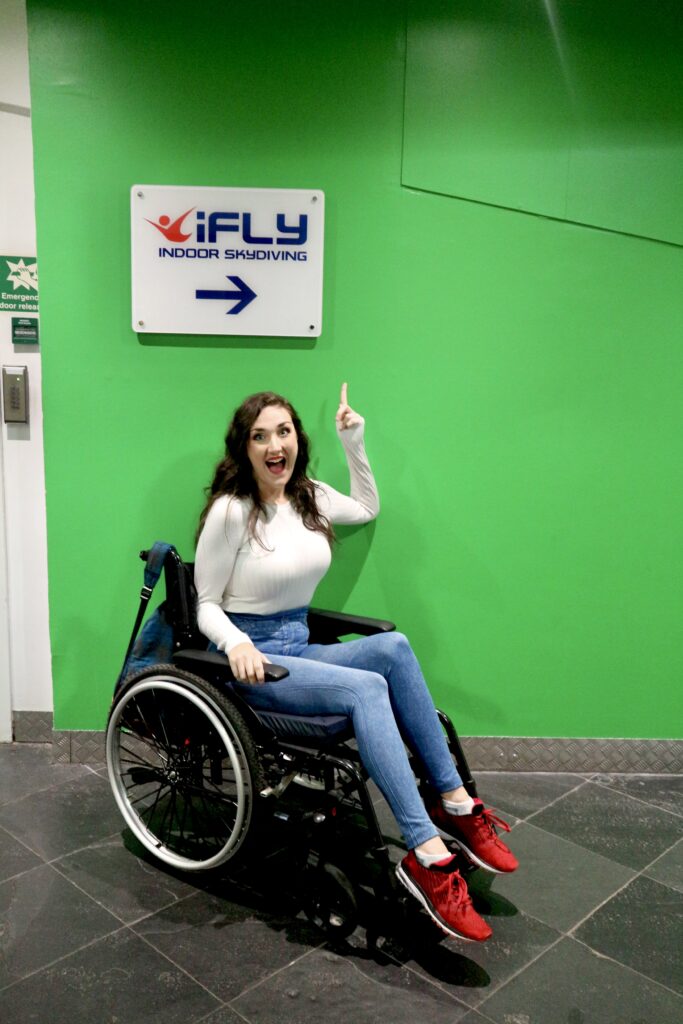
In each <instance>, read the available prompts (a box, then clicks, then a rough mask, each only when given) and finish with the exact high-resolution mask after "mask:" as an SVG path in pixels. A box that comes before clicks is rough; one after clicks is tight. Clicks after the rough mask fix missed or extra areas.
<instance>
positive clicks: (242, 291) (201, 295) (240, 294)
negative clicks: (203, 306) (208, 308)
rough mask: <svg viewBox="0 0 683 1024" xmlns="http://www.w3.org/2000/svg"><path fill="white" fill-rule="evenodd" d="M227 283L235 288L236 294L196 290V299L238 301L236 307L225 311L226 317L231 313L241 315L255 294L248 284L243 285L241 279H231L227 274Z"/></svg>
mask: <svg viewBox="0 0 683 1024" xmlns="http://www.w3.org/2000/svg"><path fill="white" fill-rule="evenodd" d="M226 277H227V278H228V281H232V283H233V284H234V285H236V286H237V288H238V291H236V292H220V291H208V290H207V289H205V288H198V289H197V290H196V291H195V293H194V294H195V298H196V299H239V300H240V301H239V302H238V303H237V305H236V306H233V307H232V309H229V310H228V311H227V314H228V316H229V315H230V314H232V313H241V312H242V310H243V309H244V307H245V306H248V305H249V303H250V302H251V301H252V299H255V298H256V292H254V291H252V290H251V288H250V287H249V285H248V284H245V283H244V281H243V280H242V278H241V277H232V276H231V275H230V274H227V275H226Z"/></svg>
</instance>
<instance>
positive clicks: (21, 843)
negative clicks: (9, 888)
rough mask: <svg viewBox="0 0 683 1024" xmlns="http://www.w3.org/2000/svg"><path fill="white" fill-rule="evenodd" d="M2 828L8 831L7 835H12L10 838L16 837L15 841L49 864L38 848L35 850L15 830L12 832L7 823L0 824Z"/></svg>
mask: <svg viewBox="0 0 683 1024" xmlns="http://www.w3.org/2000/svg"><path fill="white" fill-rule="evenodd" d="M0 829H1V830H2V831H3V832H6V833H7V835H8V836H9V837H10V839H14V841H15V842H17V843H19V845H20V846H23V847H24V849H25V850H28V852H29V853H32V854H33V855H34V856H35V857H40V860H41V862H42V863H43V864H47V863H48V862H47V861H46V860H45V858H44V857H43V856H41V854H39V853H38V852H37V851H36V850H34V849H33V848H32V847H31V846H29V845H28V843H25V842H24V840H23V839H20V838H19V836H15V834H14V832H11V831H10V830H9V829H8V828H7V826H6V825H0ZM35 866H36V865H34V867H35ZM23 873H24V872H23V871H20V872H19V874H23ZM15 877H16V876H15Z"/></svg>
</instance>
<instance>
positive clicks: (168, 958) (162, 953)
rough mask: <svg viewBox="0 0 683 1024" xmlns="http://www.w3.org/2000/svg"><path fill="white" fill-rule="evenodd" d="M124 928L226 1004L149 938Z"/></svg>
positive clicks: (222, 1002)
mask: <svg viewBox="0 0 683 1024" xmlns="http://www.w3.org/2000/svg"><path fill="white" fill-rule="evenodd" d="M124 927H125V928H126V930H127V931H129V932H130V933H131V935H134V936H135V937H136V938H137V939H140V940H141V941H142V942H144V943H145V945H146V946H149V948H150V949H152V950H154V952H155V953H158V955H159V956H160V957H163V959H164V960H168V962H169V963H170V964H173V966H174V967H175V968H176V970H178V971H180V973H181V974H184V975H185V977H186V978H189V979H190V981H192V982H194V984H195V985H199V987H200V988H203V989H204V991H205V992H208V994H209V995H210V996H212V997H213V998H214V999H217V1000H218V1002H219V1003H220V1004H221V1006H222V1005H224V1004H225V1000H223V999H221V997H220V996H218V995H216V993H215V992H212V991H211V989H210V988H208V987H207V986H206V985H205V984H204V983H203V982H201V981H200V980H199V978H195V976H194V975H193V974H190V972H189V971H188V970H186V968H185V967H182V966H181V965H180V964H178V963H176V962H175V960H172V959H171V957H170V956H169V955H168V954H167V953H164V951H163V950H161V949H158V948H157V947H156V946H155V945H154V943H153V942H150V941H149V939H148V938H147V936H145V935H141V934H140V933H139V932H136V931H133V929H132V927H131V926H130V925H124ZM219 1009H220V1006H214V1008H213V1010H214V1011H215V1010H219ZM212 1012H213V1011H212Z"/></svg>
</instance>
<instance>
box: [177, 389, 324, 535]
mask: <svg viewBox="0 0 683 1024" xmlns="http://www.w3.org/2000/svg"><path fill="white" fill-rule="evenodd" d="M270 405H281V406H282V407H283V408H285V409H286V410H287V412H288V413H289V415H290V416H291V419H292V423H293V425H294V429H295V430H296V436H297V441H298V445H299V451H298V454H297V457H296V462H295V463H294V469H293V470H292V475H291V477H290V479H289V481H288V482H287V484H286V486H285V494H287V495H288V496H289V498H290V500H291V502H292V505H293V506H294V508H295V509H296V511H297V512H298V513H299V515H300V516H301V518H302V520H303V524H304V526H305V527H306V529H307V530H313V531H314V532H316V533H322V534H323V535H324V536H325V537H326V538H327V540H328V541H329V543H330V545H331V544H332V543H333V542H334V539H335V537H334V530H333V529H332V524H331V523H330V522H329V520H328V519H326V517H325V516H324V515H322V513H321V512H320V510H319V509H318V503H317V501H316V497H315V485H314V483H313V481H312V480H309V479H308V477H307V476H306V472H307V470H308V460H309V453H310V442H309V440H308V437H307V436H306V432H305V431H304V428H303V427H302V425H301V420H300V419H299V417H298V415H297V412H296V409H294V407H293V406H292V405H291V403H290V402H288V401H287V399H286V398H283V397H282V395H276V394H275V392H274V391H259V392H258V393H257V394H255V395H250V396H249V397H248V398H245V400H244V401H243V402H242V404H241V405H240V407H239V408H238V409H236V410H235V413H234V415H233V417H232V421H231V423H230V426H229V427H228V432H227V434H226V435H225V456H224V458H222V459H221V461H220V462H219V463H218V465H217V466H216V469H215V471H214V475H213V480H212V482H211V484H210V485H209V486H208V487H207V488H206V489H205V494H206V496H207V501H206V505H205V506H204V508H203V509H202V514H201V515H200V517H199V526H198V528H197V540H198V539H199V535H200V533H201V532H202V528H203V526H204V523H205V522H206V517H207V515H208V514H209V509H210V508H211V506H212V505H213V503H214V502H215V501H216V500H217V499H218V498H220V497H221V496H222V495H223V494H232V495H234V496H235V497H236V498H251V501H252V509H251V511H250V513H249V519H248V527H249V534H250V536H251V537H253V538H254V539H255V540H257V541H258V542H259V543H261V544H262V541H261V540H260V538H259V537H258V535H257V533H256V524H257V523H258V520H259V518H260V517H261V516H265V509H264V506H263V502H262V501H261V496H260V494H259V490H258V484H257V483H256V480H255V479H254V473H253V470H252V466H251V462H250V461H249V456H248V455H247V444H248V442H249V434H250V432H251V428H252V427H253V425H254V423H255V422H256V420H257V419H258V417H259V416H260V415H261V413H262V412H263V410H264V409H266V408H267V407H268V406H270Z"/></svg>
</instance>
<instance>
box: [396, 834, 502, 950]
mask: <svg viewBox="0 0 683 1024" xmlns="http://www.w3.org/2000/svg"><path fill="white" fill-rule="evenodd" d="M396 875H397V876H398V880H399V881H400V882H401V883H402V884H403V885H405V887H406V889H407V890H408V892H411V893H412V894H413V896H415V897H416V898H417V899H418V900H419V901H420V903H421V904H422V906H423V907H424V908H425V910H426V911H427V913H428V914H429V916H430V917H431V918H432V919H433V920H434V921H436V923H437V924H438V926H439V928H441V930H442V931H444V932H445V933H446V935H451V936H452V937H453V938H455V939H469V940H471V941H474V942H483V941H484V940H485V939H488V937H489V936H490V935H491V929H490V928H489V926H488V925H487V923H486V921H484V920H483V918H481V917H479V914H478V913H477V912H476V910H475V909H474V907H473V906H472V900H471V899H470V895H469V893H468V891H467V883H466V882H465V879H464V878H463V877H462V875H461V874H460V872H459V871H458V870H457V868H456V866H455V857H448V858H447V859H445V860H442V861H437V863H436V864H434V865H433V866H432V867H431V868H424V867H422V865H421V864H420V862H419V861H418V859H417V857H416V856H415V852H414V851H413V850H411V851H410V853H409V854H408V855H407V857H404V858H403V860H402V861H401V863H400V864H398V865H397V867H396Z"/></svg>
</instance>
